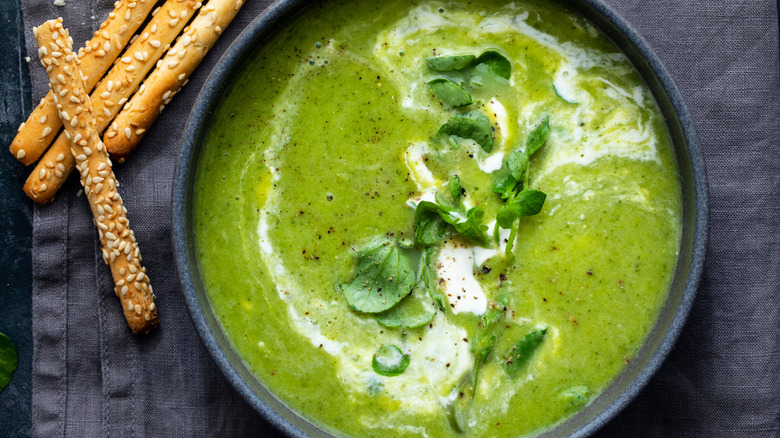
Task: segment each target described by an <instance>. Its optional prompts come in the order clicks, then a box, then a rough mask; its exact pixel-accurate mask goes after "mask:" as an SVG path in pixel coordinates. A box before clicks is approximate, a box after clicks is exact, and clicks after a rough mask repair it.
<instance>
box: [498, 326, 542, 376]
mask: <svg viewBox="0 0 780 438" xmlns="http://www.w3.org/2000/svg"><path fill="white" fill-rule="evenodd" d="M546 334H547V328H543V329H539V330H534V331H532V332H531V333H528V334H527V335H525V336H524V337H523V339H521V340H520V341H519V342H518V343H517V344H515V346H514V347H512V349H511V350H509V352H508V353H507V355H506V362H504V365H505V366H504V369H505V370H506V372H507V374H509V376H510V377H512V378H515V377H517V376H518V375H519V374H520V371H522V370H523V368H525V366H526V365H528V363H529V362H530V361H531V358H533V355H534V353H536V350H538V349H539V346H540V345H542V341H544V336H545V335H546Z"/></svg>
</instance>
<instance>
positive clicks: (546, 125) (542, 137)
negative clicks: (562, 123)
mask: <svg viewBox="0 0 780 438" xmlns="http://www.w3.org/2000/svg"><path fill="white" fill-rule="evenodd" d="M549 133H550V116H544V120H542V123H541V124H539V126H537V127H536V128H534V130H533V131H531V135H530V136H528V140H526V143H525V153H526V154H527V155H528V156H529V157H530V156H532V155H533V154H534V153H536V151H538V150H539V148H541V147H542V146H544V142H546V141H547V135H548V134H549Z"/></svg>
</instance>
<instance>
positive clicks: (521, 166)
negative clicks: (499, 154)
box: [506, 149, 528, 183]
mask: <svg viewBox="0 0 780 438" xmlns="http://www.w3.org/2000/svg"><path fill="white" fill-rule="evenodd" d="M506 167H507V169H509V172H510V173H511V174H512V177H513V178H514V179H515V180H517V181H518V182H520V183H522V182H524V181H525V176H526V175H527V174H528V155H527V154H526V153H525V152H523V151H521V150H519V149H515V150H513V151H512V152H510V153H509V156H508V157H507V160H506Z"/></svg>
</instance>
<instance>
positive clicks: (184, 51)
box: [179, 49, 187, 59]
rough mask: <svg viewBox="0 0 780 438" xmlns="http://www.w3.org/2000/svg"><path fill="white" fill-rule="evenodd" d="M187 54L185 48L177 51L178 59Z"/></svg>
mask: <svg viewBox="0 0 780 438" xmlns="http://www.w3.org/2000/svg"><path fill="white" fill-rule="evenodd" d="M186 55H187V49H184V50H182V51H181V52H179V59H184V56H186Z"/></svg>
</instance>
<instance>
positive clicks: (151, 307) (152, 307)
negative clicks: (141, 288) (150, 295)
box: [149, 286, 157, 311]
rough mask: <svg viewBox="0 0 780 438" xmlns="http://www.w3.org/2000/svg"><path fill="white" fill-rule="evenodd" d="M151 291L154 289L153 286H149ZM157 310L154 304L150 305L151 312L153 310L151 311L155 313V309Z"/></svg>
mask: <svg viewBox="0 0 780 438" xmlns="http://www.w3.org/2000/svg"><path fill="white" fill-rule="evenodd" d="M149 289H150V290H151V289H152V287H151V286H149ZM156 308H157V306H155V305H154V303H152V304H149V310H151V311H154V309H156Z"/></svg>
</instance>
